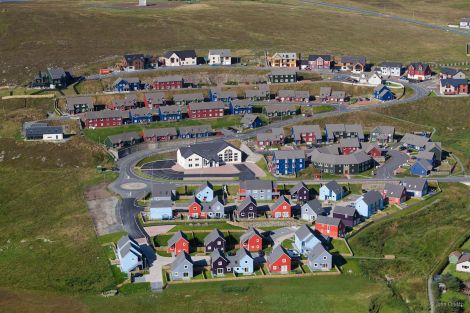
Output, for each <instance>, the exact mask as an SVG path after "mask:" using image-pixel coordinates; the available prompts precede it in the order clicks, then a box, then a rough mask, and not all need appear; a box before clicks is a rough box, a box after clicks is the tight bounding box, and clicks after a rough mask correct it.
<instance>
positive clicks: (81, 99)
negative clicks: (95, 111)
mask: <svg viewBox="0 0 470 313" xmlns="http://www.w3.org/2000/svg"><path fill="white" fill-rule="evenodd" d="M65 99H66V102H67V109H73V108H74V105H77V104H86V105H87V107H88V108H91V107H92V106H93V98H92V97H89V96H73V97H67V98H65Z"/></svg>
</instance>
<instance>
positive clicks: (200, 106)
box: [188, 101, 225, 110]
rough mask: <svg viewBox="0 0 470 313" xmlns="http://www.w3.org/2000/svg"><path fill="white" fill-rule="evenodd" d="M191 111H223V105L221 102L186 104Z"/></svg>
mask: <svg viewBox="0 0 470 313" xmlns="http://www.w3.org/2000/svg"><path fill="white" fill-rule="evenodd" d="M188 106H189V107H190V108H191V110H217V109H224V108H225V104H224V103H223V102H222V101H214V102H191V103H189V104H188Z"/></svg>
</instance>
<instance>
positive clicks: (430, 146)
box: [424, 141, 442, 151]
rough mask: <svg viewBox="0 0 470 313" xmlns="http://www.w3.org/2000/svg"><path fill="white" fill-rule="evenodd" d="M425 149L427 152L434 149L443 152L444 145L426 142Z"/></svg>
mask: <svg viewBox="0 0 470 313" xmlns="http://www.w3.org/2000/svg"><path fill="white" fill-rule="evenodd" d="M424 148H425V149H426V151H431V150H434V149H437V150H439V151H442V144H441V143H440V142H436V141H429V142H426V145H425V146H424Z"/></svg>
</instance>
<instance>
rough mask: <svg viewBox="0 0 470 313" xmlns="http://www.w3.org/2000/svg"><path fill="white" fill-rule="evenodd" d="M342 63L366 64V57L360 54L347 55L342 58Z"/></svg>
mask: <svg viewBox="0 0 470 313" xmlns="http://www.w3.org/2000/svg"><path fill="white" fill-rule="evenodd" d="M341 63H352V64H355V63H360V64H362V65H366V57H364V56H360V55H345V56H343V57H342V58H341Z"/></svg>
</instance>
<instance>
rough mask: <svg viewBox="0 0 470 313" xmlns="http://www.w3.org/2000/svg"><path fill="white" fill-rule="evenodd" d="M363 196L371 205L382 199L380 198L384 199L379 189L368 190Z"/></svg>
mask: <svg viewBox="0 0 470 313" xmlns="http://www.w3.org/2000/svg"><path fill="white" fill-rule="evenodd" d="M361 198H362V200H363V201H364V202H365V203H366V204H367V205H369V204H373V203H376V202H377V201H380V199H382V195H381V194H380V192H378V191H377V190H370V191H368V192H366V193H365V194H364V195H363V196H362V197H361Z"/></svg>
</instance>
